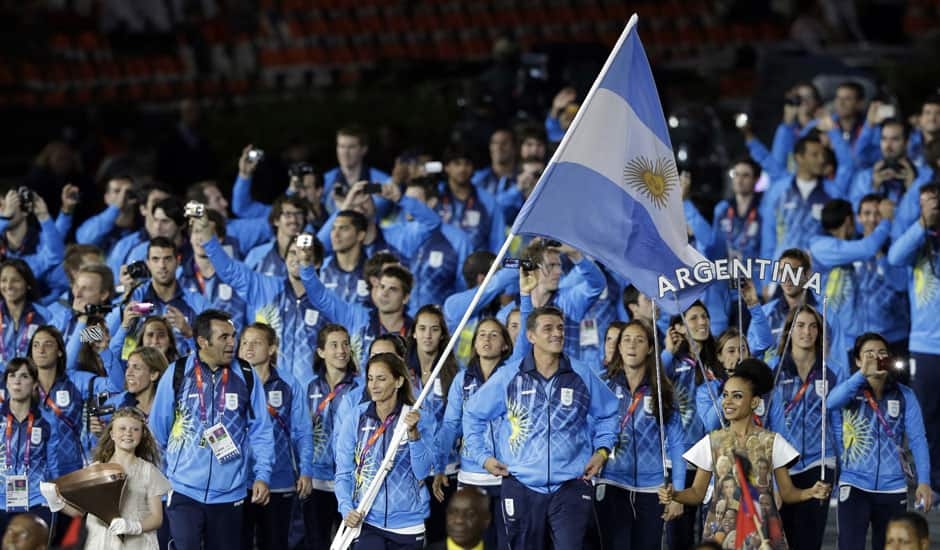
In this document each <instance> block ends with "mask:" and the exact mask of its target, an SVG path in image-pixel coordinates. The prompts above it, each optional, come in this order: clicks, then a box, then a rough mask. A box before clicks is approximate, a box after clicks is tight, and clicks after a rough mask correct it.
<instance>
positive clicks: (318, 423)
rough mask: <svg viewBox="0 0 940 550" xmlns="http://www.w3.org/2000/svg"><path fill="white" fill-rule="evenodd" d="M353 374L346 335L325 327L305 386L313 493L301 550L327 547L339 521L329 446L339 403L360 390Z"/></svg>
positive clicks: (306, 505) (306, 508) (305, 505)
mask: <svg viewBox="0 0 940 550" xmlns="http://www.w3.org/2000/svg"><path fill="white" fill-rule="evenodd" d="M357 372H358V371H357V369H356V362H355V360H354V359H353V354H352V346H351V344H350V341H349V331H347V330H346V328H345V327H343V326H342V325H336V324H332V323H331V324H328V325H325V326H324V327H323V328H322V329H320V332H319V333H318V334H317V350H316V354H315V355H314V359H313V378H312V379H311V380H310V381H309V382H308V383H307V384H306V388H307V408H308V410H309V412H310V416H311V417H312V421H313V491H312V492H311V494H310V497H309V498H307V499H306V500H304V501H303V510H304V547H305V548H307V549H308V550H315V549H318V548H327V547H329V545H330V540H331V539H330V535H331V534H332V532H333V527H334V525H337V526H338V525H339V524H340V522H341V521H342V520H343V518H342V517H340V515H339V508H338V507H337V504H336V495H335V494H334V492H333V491H334V487H333V480H334V479H335V477H336V463H335V462H334V460H333V446H334V445H333V443H334V437H335V435H336V431H337V430H336V428H337V427H338V424H339V420H340V417H339V416H338V414H337V411H338V410H339V405H340V403H341V402H342V401H343V398H344V397H345V396H346V395H348V394H349V392H350V391H354V390H356V389H358V388H361V387H362V384H361V382H360V380H359V377H358V376H356V375H357Z"/></svg>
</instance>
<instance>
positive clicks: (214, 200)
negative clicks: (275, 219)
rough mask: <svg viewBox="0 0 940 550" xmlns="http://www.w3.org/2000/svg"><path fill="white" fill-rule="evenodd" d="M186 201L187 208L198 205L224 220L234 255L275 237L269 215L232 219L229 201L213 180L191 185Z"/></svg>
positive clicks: (226, 233) (227, 237)
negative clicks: (268, 218) (268, 220)
mask: <svg viewBox="0 0 940 550" xmlns="http://www.w3.org/2000/svg"><path fill="white" fill-rule="evenodd" d="M186 201H187V206H189V205H190V204H192V203H198V204H199V205H201V206H202V207H203V209H204V210H210V211H212V212H215V213H216V214H218V216H220V217H221V218H222V220H223V221H224V223H225V235H226V237H225V239H224V240H225V241H226V242H225V246H227V247H231V249H232V253H233V254H236V255H238V256H239V257H241V256H242V255H244V253H245V252H247V251H249V250H251V249H252V248H254V247H256V246H258V245H259V244H261V243H264V242H266V241H268V240H270V239H271V237H273V236H274V233H272V232H271V226H269V225H268V223H267V220H265V219H264V218H266V217H267V214H265V215H264V216H260V217H256V218H236V219H233V218H231V217H230V216H229V213H228V207H229V203H228V200H227V199H226V198H225V195H223V194H222V190H221V189H219V185H218V184H217V183H216V182H215V181H213V180H209V181H200V182H199V183H194V184H192V185H190V186H189V189H187V190H186ZM268 210H270V207H268ZM187 216H188V214H187Z"/></svg>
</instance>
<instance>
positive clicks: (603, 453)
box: [597, 447, 610, 460]
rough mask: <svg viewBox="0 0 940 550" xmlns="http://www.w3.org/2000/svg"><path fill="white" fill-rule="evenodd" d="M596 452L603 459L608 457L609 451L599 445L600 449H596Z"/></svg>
mask: <svg viewBox="0 0 940 550" xmlns="http://www.w3.org/2000/svg"><path fill="white" fill-rule="evenodd" d="M597 454H599V455H601V456H602V457H604V460H607V458H608V457H610V453H608V452H607V449H605V448H604V447H601V448H600V449H598V450H597Z"/></svg>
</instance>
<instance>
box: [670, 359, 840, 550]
mask: <svg viewBox="0 0 940 550" xmlns="http://www.w3.org/2000/svg"><path fill="white" fill-rule="evenodd" d="M773 380H774V379H773V374H772V373H771V372H770V369H769V368H768V367H767V365H766V364H764V363H763V362H762V361H759V360H757V359H745V360H744V361H742V362H741V363H740V364H738V365H737V367H736V368H735V370H734V374H733V375H731V377H730V378H728V381H727V382H726V383H725V387H724V390H723V391H722V396H721V399H722V410H723V412H724V415H725V418H726V419H727V420H728V426H727V427H725V428H723V429H720V430H715V431H713V432H711V433H710V434H708V435H706V436H705V437H703V438H702V439H701V440H699V442H698V443H696V444H695V445H694V446H693V447H692V448H691V449H689V451H688V452H686V453H685V454H684V455H683V457H684V458H685V459H686V460H687V461H688V462H689V463H691V464H692V465H693V466H695V467H696V468H697V470H696V472H695V480H694V481H693V482H692V485H691V486H689V487H688V488H687V489H685V490H683V491H676V490H675V489H674V488H673V486H672V485H671V484H670V485H667V486H666V487H663V488H661V489H659V500H660V502H661V503H663V504H671V503H673V502H679V503H681V504H685V505H689V506H698V505H699V504H701V503H702V502H703V501H704V500H705V494H706V492H707V491H708V486H709V484H711V483H713V484H714V487H713V489H714V490H713V493H712V494H713V498H712V500H711V504H710V505H709V510H708V517H707V518H706V521H705V532H704V533H703V537H702V538H703V539H707V540H713V541H715V542H717V543H719V544H721V545H722V548H740V547H744V548H758V547H764V546H765V545H769V547H770V548H778V549H786V548H788V546H787V537H786V536H785V535H784V533H783V530H782V528H781V526H780V515H779V513H778V512H777V508H776V505H775V504H774V498H773V492H774V488H775V487H776V488H777V490H779V491H780V496H781V497H782V500H783V502H784V503H786V504H788V505H792V504H796V503H800V502H806V501H809V500H811V499H818V500H823V501H825V499H827V498H828V497H829V489H830V487H829V485H827V484H826V483H823V482H821V481H817V482H816V483H814V484H813V486H812V487H810V488H807V489H799V488H797V487H795V486H794V484H793V481H792V480H791V479H790V473H789V466H790V465H792V464H793V463H795V462H796V461H797V460H799V458H800V455H799V453H798V452H797V451H796V449H794V448H793V447H792V446H791V445H790V444H789V443H788V442H787V440H786V439H784V438H783V436H782V435H780V434H778V433H774V432H772V431H769V430H766V429H764V428H761V427H759V426H757V425H756V424H754V410H755V408H756V407H757V405H758V402H759V400H760V396H761V395H763V394H765V393H767V392H769V391H770V390H771V389H772V388H773V384H774V381H773ZM761 459H764V460H767V461H769V462H770V464H772V466H773V472H774V479H775V481H776V484H774V483H768V484H767V485H765V486H761V485H758V484H757V483H756V482H755V475H754V474H755V472H754V465H756V464H757V463H758V461H760V460H761ZM713 472H714V473H715V475H713ZM726 482H727V483H726ZM726 486H727V487H726ZM817 506H818V503H817ZM719 508H724V509H725V515H724V517H723V518H721V519H719V518H717V517H716V514H717V510H718V509H719ZM758 508H760V511H759V512H758ZM729 516H730V519H729ZM738 518H740V519H741V521H739V522H737V521H736V519H738ZM755 519H756V521H755ZM739 539H743V540H741V541H739ZM736 544H737V545H736ZM793 546H794V548H812V547H809V546H798V545H796V544H794V545H793Z"/></svg>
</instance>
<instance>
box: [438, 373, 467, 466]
mask: <svg viewBox="0 0 940 550" xmlns="http://www.w3.org/2000/svg"><path fill="white" fill-rule="evenodd" d="M466 372H467V371H465V370H461V371H459V372H458V373H457V375H456V376H454V380H453V381H452V382H451V383H450V390H448V391H447V408H445V409H444V420H443V421H442V422H441V427H440V429H439V430H438V431H437V445H436V448H437V456H436V457H435V460H434V464H435V469H434V471H436V472H443V471H444V470H445V469H446V468H447V459H448V455H450V450H451V449H453V448H454V442H455V441H457V438H458V437H460V436H461V435H462V434H463V430H462V429H461V428H462V427H463V381H464V374H465V373H466Z"/></svg>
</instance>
